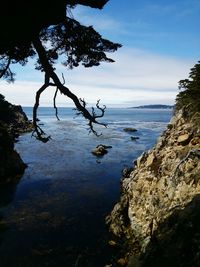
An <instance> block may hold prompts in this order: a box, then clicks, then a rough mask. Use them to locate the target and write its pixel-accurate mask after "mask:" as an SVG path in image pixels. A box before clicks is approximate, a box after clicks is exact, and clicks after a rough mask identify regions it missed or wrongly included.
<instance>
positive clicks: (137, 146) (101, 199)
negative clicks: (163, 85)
mask: <svg viewBox="0 0 200 267" xmlns="http://www.w3.org/2000/svg"><path fill="white" fill-rule="evenodd" d="M23 110H24V111H25V113H26V114H27V116H28V118H29V119H31V118H32V108H31V107H24V108H23ZM58 115H59V118H60V120H57V119H56V117H55V110H54V109H53V108H49V107H41V108H39V110H38V119H39V121H38V124H39V125H40V127H41V128H42V129H43V130H44V132H45V133H46V134H47V135H50V136H51V139H50V140H49V142H47V143H42V142H41V141H38V140H37V139H36V138H35V137H33V136H32V133H26V134H23V135H21V136H20V137H19V138H18V141H17V143H16V144H15V149H16V150H17V151H18V152H19V154H20V155H21V157H22V159H23V161H24V162H25V163H26V164H27V165H28V167H27V168H26V170H25V173H24V175H23V177H22V178H21V179H20V180H19V181H18V182H16V183H14V184H9V185H6V186H4V187H1V188H0V267H40V266H41V267H46V266H49V267H104V266H105V265H106V264H107V265H109V264H113V265H112V266H115V265H114V263H113V262H114V260H115V258H116V257H117V256H116V251H115V250H116V248H113V247H111V246H110V245H109V240H111V239H112V238H113V237H112V236H111V234H110V233H109V229H108V227H107V226H106V224H105V218H106V216H107V215H108V214H109V213H110V212H111V210H112V208H113V206H114V205H115V203H117V201H118V200H119V197H120V179H121V177H122V170H123V169H124V168H131V167H133V166H134V161H135V160H136V159H137V157H138V156H140V155H141V154H142V153H143V152H144V151H146V150H149V149H150V148H152V146H153V145H154V144H155V143H156V140H157V138H158V137H159V135H160V134H161V133H162V132H163V131H164V130H165V129H166V126H167V124H168V122H169V121H170V118H171V116H172V110H171V109H159V110H158V109H156V110H155V109H134V108H108V109H106V112H105V115H104V117H103V118H100V121H101V122H103V123H107V127H106V128H105V127H103V126H101V125H95V126H94V127H95V130H96V131H97V132H98V134H101V135H100V136H95V135H94V134H92V133H90V132H89V127H88V125H87V121H86V120H85V119H84V118H82V117H81V116H77V114H76V111H75V110H74V109H72V108H58ZM130 127H131V128H135V129H137V131H136V132H126V131H124V129H125V128H130ZM131 137H138V139H136V140H132V138H131ZM99 144H103V145H106V146H111V148H109V149H108V153H107V154H105V155H104V156H102V157H96V156H95V155H93V154H92V153H91V151H92V150H93V149H94V148H95V147H96V146H97V145H99Z"/></svg>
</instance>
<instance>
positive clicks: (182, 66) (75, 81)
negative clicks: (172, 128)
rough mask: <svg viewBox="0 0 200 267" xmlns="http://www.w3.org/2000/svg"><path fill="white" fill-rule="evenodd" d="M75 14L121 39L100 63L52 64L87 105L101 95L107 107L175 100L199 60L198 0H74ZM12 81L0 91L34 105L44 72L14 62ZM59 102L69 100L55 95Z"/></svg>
mask: <svg viewBox="0 0 200 267" xmlns="http://www.w3.org/2000/svg"><path fill="white" fill-rule="evenodd" d="M72 14H73V17H74V18H75V19H77V20H78V21H80V22H81V23H82V24H84V25H92V26H94V28H95V29H96V30H97V31H98V32H99V33H100V34H101V35H102V36H103V37H104V38H107V39H109V40H111V41H113V42H118V43H120V44H122V48H120V49H119V50H118V51H116V52H115V53H111V54H109V55H108V56H109V57H111V58H113V59H114V60H115V63H102V64H101V66H99V67H93V68H84V67H78V68H75V69H73V70H68V69H66V68H65V67H64V66H62V64H61V63H58V64H57V65H56V72H57V74H58V76H59V77H62V73H63V74H64V76H65V81H66V84H65V85H66V86H67V87H68V88H69V89H70V90H71V91H72V92H73V93H75V94H77V96H78V97H80V98H84V99H85V101H86V102H87V103H88V104H89V105H94V103H95V102H96V100H98V99H101V103H102V104H106V105H107V107H131V106H138V105H145V104H169V105H173V104H174V101H175V98H176V95H177V93H178V91H179V89H178V81H179V80H181V79H185V78H187V77H188V74H189V72H190V69H191V68H192V67H193V66H194V64H196V63H197V61H198V60H200V49H199V48H200V29H199V25H200V1H199V0H173V1H172V0H151V1H149V0H110V1H109V2H108V3H107V4H106V5H105V7H104V9H103V10H96V9H92V8H89V7H83V6H79V5H78V6H77V7H76V8H75V9H74V10H72ZM12 69H13V70H14V72H16V81H15V83H14V84H9V83H7V82H6V81H3V80H2V81H0V93H2V94H3V95H5V96H6V98H7V100H8V101H10V102H12V103H14V104H20V105H22V106H33V105H34V99H35V93H36V91H37V90H38V89H39V88H40V87H41V85H42V84H43V75H42V74H41V73H40V72H39V71H37V70H35V69H34V62H33V61H30V62H29V63H28V64H27V65H26V66H25V67H21V66H18V65H14V66H13V67H12ZM54 90H55V88H48V89H47V90H46V92H44V94H43V95H42V97H41V103H40V104H41V106H51V105H52V102H53V101H52V98H53V95H54ZM57 104H58V106H65V107H68V106H70V107H71V106H73V103H72V101H71V100H70V99H67V98H65V97H64V96H63V95H62V96H61V95H58V98H57Z"/></svg>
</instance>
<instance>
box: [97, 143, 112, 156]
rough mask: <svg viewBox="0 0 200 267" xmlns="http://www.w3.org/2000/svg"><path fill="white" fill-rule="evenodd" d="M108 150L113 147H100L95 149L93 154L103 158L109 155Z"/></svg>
mask: <svg viewBox="0 0 200 267" xmlns="http://www.w3.org/2000/svg"><path fill="white" fill-rule="evenodd" d="M108 148H112V146H106V145H102V144H100V145H98V146H96V148H95V149H93V150H92V154H93V155H95V156H103V155H105V154H107V153H108V150H107V149H108Z"/></svg>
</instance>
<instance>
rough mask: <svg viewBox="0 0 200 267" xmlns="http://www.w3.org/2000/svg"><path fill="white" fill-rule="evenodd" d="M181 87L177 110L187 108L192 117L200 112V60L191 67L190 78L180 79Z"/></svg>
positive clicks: (177, 98)
mask: <svg viewBox="0 0 200 267" xmlns="http://www.w3.org/2000/svg"><path fill="white" fill-rule="evenodd" d="M179 89H180V90H181V92H180V93H179V94H178V95H177V97H176V110H179V109H182V108H185V109H186V110H187V111H188V113H189V116H190V117H192V116H193V115H194V114H195V113H200V61H198V63H197V64H195V65H194V67H193V68H192V69H191V71H190V73H189V78H188V79H185V80H180V81H179Z"/></svg>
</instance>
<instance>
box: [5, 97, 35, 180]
mask: <svg viewBox="0 0 200 267" xmlns="http://www.w3.org/2000/svg"><path fill="white" fill-rule="evenodd" d="M32 129H33V127H32V123H31V122H30V121H29V120H28V118H27V116H26V114H25V113H24V112H23V110H22V107H21V106H16V105H12V104H10V103H9V102H7V101H6V100H5V99H4V97H3V96H2V95H1V94H0V184H4V183H8V182H10V181H13V180H14V179H16V178H17V177H20V176H21V175H22V174H23V172H24V170H25V168H26V164H25V163H24V162H23V161H22V159H21V157H20V155H19V154H18V153H17V151H15V149H14V142H15V141H16V137H18V135H19V134H22V133H24V132H28V131H31V130H32Z"/></svg>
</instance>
